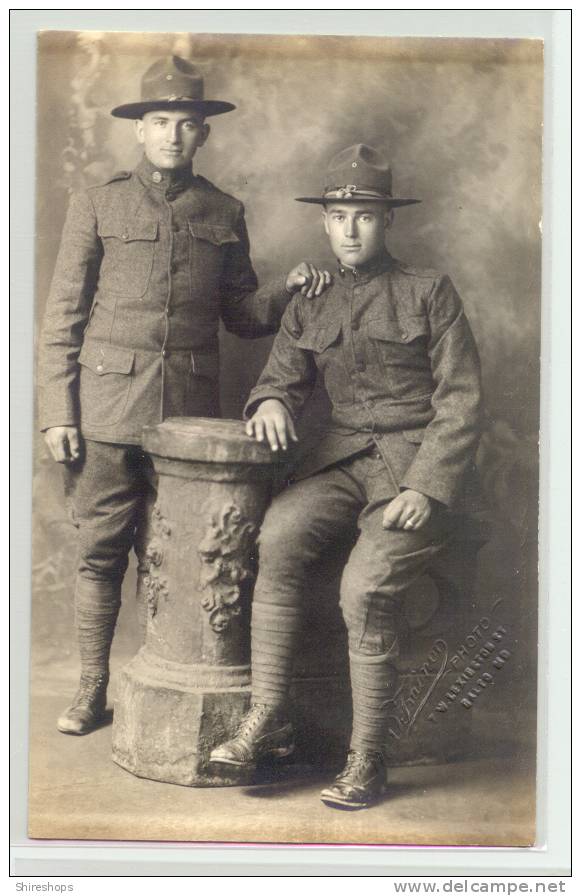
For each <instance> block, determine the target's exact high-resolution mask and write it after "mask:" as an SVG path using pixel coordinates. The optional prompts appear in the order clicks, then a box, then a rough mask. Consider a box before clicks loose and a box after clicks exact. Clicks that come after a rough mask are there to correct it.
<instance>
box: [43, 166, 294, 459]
mask: <svg viewBox="0 0 581 896" xmlns="http://www.w3.org/2000/svg"><path fill="white" fill-rule="evenodd" d="M288 301H289V295H288V293H287V292H286V289H285V285H284V281H283V280H282V278H281V280H280V282H278V283H275V284H270V285H268V286H267V287H265V288H263V289H261V290H258V289H257V280H256V275H255V273H254V270H253V268H252V264H251V261H250V257H249V247H248V235H247V231H246V226H245V223H244V209H243V206H242V203H241V202H239V201H238V200H237V199H235V198H233V197H232V196H229V195H227V194H225V193H223V192H221V191H220V190H218V189H217V187H215V186H213V185H212V184H211V183H210V182H209V181H207V180H205V179H204V178H202V177H194V176H193V175H192V173H191V171H189V170H188V171H187V172H180V173H178V174H176V173H174V172H168V171H160V170H158V169H156V168H155V167H154V166H153V165H152V164H151V163H150V162H149V161H148V160H147V159H146V158H144V159H143V161H142V162H141V163H140V165H139V166H138V167H137V169H136V170H135V171H134V172H121V173H120V174H117V175H116V176H114V177H113V178H112V179H111V180H110V181H108V182H107V183H106V184H103V185H101V186H96V187H91V188H89V189H88V190H87V191H85V192H83V193H80V194H78V195H75V196H74V197H73V199H72V201H71V206H70V209H69V213H68V216H67V220H66V223H65V228H64V232H63V238H62V243H61V249H60V252H59V255H58V259H57V264H56V269H55V274H54V278H53V283H52V287H51V291H50V295H49V299H48V303H47V310H46V315H45V320H44V327H43V332H42V336H41V345H40V360H39V386H40V409H41V410H40V423H41V428H42V429H43V430H44V429H48V428H49V427H52V426H67V425H68V426H70V425H80V427H81V431H82V433H83V435H84V436H85V438H88V439H94V440H96V441H103V442H109V443H117V444H139V442H140V439H141V432H142V429H143V427H144V426H146V425H153V424H156V423H160V422H161V421H162V420H163V419H164V418H166V417H169V416H184V415H194V416H216V415H218V414H219V394H218V376H219V352H218V325H219V321H220V319H221V320H222V321H223V322H224V324H225V326H226V328H227V329H228V330H229V331H231V332H233V333H236V334H237V335H238V336H242V337H244V338H253V337H256V336H264V335H268V334H270V333H274V332H276V330H277V328H278V324H279V322H280V317H281V315H282V313H283V311H284V308H285V307H286V304H287V302H288Z"/></svg>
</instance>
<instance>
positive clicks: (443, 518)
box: [254, 454, 457, 660]
mask: <svg viewBox="0 0 581 896" xmlns="http://www.w3.org/2000/svg"><path fill="white" fill-rule="evenodd" d="M384 475H385V467H384V466H383V461H382V460H381V459H380V458H379V457H377V456H375V455H373V454H372V455H369V454H367V455H363V456H359V457H356V458H354V459H351V460H350V461H347V462H345V463H343V464H340V465H337V466H334V467H332V468H330V469H329V470H325V471H323V472H321V473H319V474H317V475H316V476H313V477H311V478H309V479H305V480H302V481H300V482H297V483H295V484H293V485H291V486H290V487H289V488H288V489H286V490H285V491H283V492H282V493H281V494H280V495H279V496H278V497H277V498H276V499H275V500H274V501H273V503H272V504H271V506H270V508H269V510H268V512H267V514H266V517H265V519H264V523H263V525H262V529H261V534H260V539H259V552H260V553H259V557H260V566H259V575H258V580H257V583H256V588H255V593H254V601H255V604H261V605H264V604H269V605H271V606H273V607H276V606H278V607H289V608H290V607H292V608H297V607H301V606H304V601H307V600H316V599H317V595H316V594H312V593H311V590H310V587H309V572H310V570H311V569H312V568H313V564H315V563H317V561H318V560H319V559H320V557H321V555H322V554H323V552H327V551H328V550H330V549H332V547H333V546H335V545H336V546H337V548H338V549H343V548H344V545H345V544H346V543H350V542H351V541H352V539H353V537H354V536H355V535H356V533H357V532H358V537H357V540H356V542H355V546H354V547H353V549H352V551H351V554H350V556H349V559H348V562H347V564H346V566H345V568H344V571H343V576H342V580H341V600H340V603H341V610H342V613H343V617H344V620H345V623H346V626H347V631H348V638H349V649H350V651H351V652H352V653H356V654H363V655H368V656H373V655H378V654H383V655H387V656H389V657H390V658H392V659H394V660H395V659H396V658H397V656H398V653H399V637H400V634H401V630H402V627H401V618H402V616H401V613H402V598H403V597H404V595H405V592H406V590H407V589H408V588H409V586H410V584H411V583H412V582H413V581H414V579H416V578H417V577H418V576H420V575H422V574H423V573H424V572H426V571H427V570H428V569H429V567H430V564H431V563H433V562H434V561H435V559H436V558H437V557H438V555H439V554H440V553H441V552H442V551H443V550H444V548H445V547H446V546H447V545H448V543H449V541H450V538H451V537H452V535H453V532H454V529H455V528H456V525H457V519H456V518H455V516H454V515H453V514H451V513H449V512H448V511H447V510H446V509H445V508H443V507H442V506H440V505H437V506H435V507H433V508H432V515H431V517H430V519H429V520H428V522H427V523H426V524H425V525H424V526H423V527H422V528H421V529H419V530H417V531H411V532H410V531H404V530H402V529H384V528H383V527H382V517H383V512H384V510H385V508H386V507H387V505H388V504H389V503H390V501H391V500H392V498H391V497H390V498H385V497H383V496H382V495H383V492H384V489H383V484H382V480H383V478H384Z"/></svg>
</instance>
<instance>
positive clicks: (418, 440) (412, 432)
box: [403, 427, 426, 445]
mask: <svg viewBox="0 0 581 896" xmlns="http://www.w3.org/2000/svg"><path fill="white" fill-rule="evenodd" d="M425 432H426V430H425V427H421V429H404V430H403V435H404V438H406V439H407V440H408V442H411V443H412V445H421V444H422V442H423V441H424V434H425Z"/></svg>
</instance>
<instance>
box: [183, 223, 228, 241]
mask: <svg viewBox="0 0 581 896" xmlns="http://www.w3.org/2000/svg"><path fill="white" fill-rule="evenodd" d="M188 226H189V228H190V233H191V234H192V236H194V237H196V239H198V240H205V241H206V242H207V243H214V245H215V246H223V245H225V244H226V243H239V242H240V240H239V239H238V237H237V236H236V234H235V233H234V231H233V230H232V228H231V227H229V226H228V225H226V224H207V223H206V222H205V221H188Z"/></svg>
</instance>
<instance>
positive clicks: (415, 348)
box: [367, 315, 434, 398]
mask: <svg viewBox="0 0 581 896" xmlns="http://www.w3.org/2000/svg"><path fill="white" fill-rule="evenodd" d="M367 335H368V338H369V340H370V346H371V352H372V357H371V361H372V362H373V363H376V364H378V365H379V366H380V367H382V368H383V370H384V371H385V373H386V374H387V377H388V388H389V391H390V392H391V394H392V395H393V396H394V397H397V398H411V397H415V396H419V395H426V394H429V393H430V392H431V391H432V390H433V388H434V383H433V380H432V372H431V365H430V358H429V355H428V336H429V325H428V321H427V319H426V318H425V317H424V315H413V316H408V317H401V318H399V319H398V320H395V319H389V318H388V319H386V318H376V319H374V320H370V321H369V322H368V324H367Z"/></svg>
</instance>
